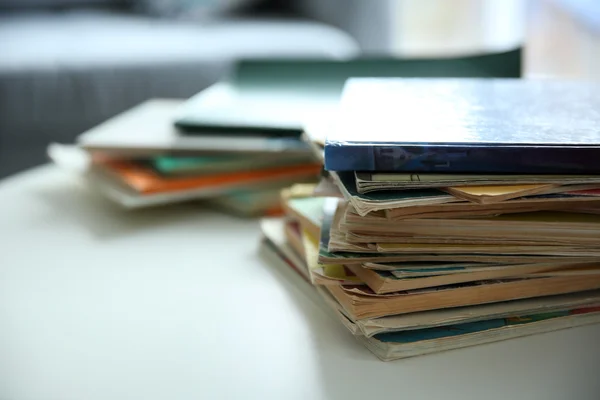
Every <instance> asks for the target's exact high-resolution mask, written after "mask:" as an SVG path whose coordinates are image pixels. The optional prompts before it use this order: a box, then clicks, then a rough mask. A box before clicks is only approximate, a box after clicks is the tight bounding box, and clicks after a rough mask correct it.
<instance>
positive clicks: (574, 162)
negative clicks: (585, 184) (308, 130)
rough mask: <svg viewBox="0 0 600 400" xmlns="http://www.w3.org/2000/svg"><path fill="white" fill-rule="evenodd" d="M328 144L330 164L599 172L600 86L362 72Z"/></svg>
mask: <svg viewBox="0 0 600 400" xmlns="http://www.w3.org/2000/svg"><path fill="white" fill-rule="evenodd" d="M338 118H339V119H338V120H337V121H336V124H335V125H334V128H333V129H332V131H331V132H330V133H329V135H328V137H327V140H326V144H325V168H326V169H327V170H330V171H402V172H408V171H411V172H449V173H520V174H523V173H540V174H541V173H552V174H597V173H600V85H598V84H592V83H589V82H568V81H547V80H537V81H536V80H521V79H406V78H353V79H350V80H348V82H347V83H346V86H345V88H344V92H343V95H342V100H341V104H340V113H339V115H338Z"/></svg>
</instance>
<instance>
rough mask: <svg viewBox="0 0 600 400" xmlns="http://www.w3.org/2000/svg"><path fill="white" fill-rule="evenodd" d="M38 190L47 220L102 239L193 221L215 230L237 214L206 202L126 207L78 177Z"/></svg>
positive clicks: (183, 224)
mask: <svg viewBox="0 0 600 400" xmlns="http://www.w3.org/2000/svg"><path fill="white" fill-rule="evenodd" d="M34 190H35V195H36V197H37V198H38V199H39V200H40V201H41V202H43V203H44V205H45V206H46V207H47V208H48V209H49V211H50V212H49V213H48V214H45V215H44V219H45V220H44V221H43V223H54V222H57V223H60V224H65V223H67V224H69V223H70V224H76V225H79V226H82V227H84V228H85V229H86V230H88V231H89V232H90V233H91V234H92V235H94V236H95V237H97V238H100V239H109V238H115V237H120V236H123V235H130V234H132V233H134V232H138V231H143V230H152V229H159V228H162V229H164V227H165V226H181V227H182V229H185V226H187V227H192V228H193V226H194V224H193V222H190V221H198V223H199V224H200V223H201V224H202V225H203V226H205V225H207V224H211V226H213V227H214V229H215V230H219V229H220V228H221V227H222V226H223V221H224V220H225V221H228V219H231V220H236V218H235V217H233V216H227V215H223V214H220V213H219V212H216V211H214V210H213V209H211V208H209V207H207V206H206V205H204V204H203V203H202V202H191V203H182V204H173V205H170V206H162V207H152V208H144V209H135V210H130V209H125V208H123V207H121V206H119V205H117V204H115V203H113V202H111V201H110V200H108V199H106V198H104V197H103V196H102V195H100V194H99V193H96V192H95V191H94V190H92V189H91V188H89V187H86V185H85V184H84V183H83V182H76V181H74V182H70V183H68V184H67V183H65V184H61V185H55V186H47V187H42V188H36V189H34ZM217 221H219V223H217ZM248 223H250V222H248ZM223 229H226V227H223Z"/></svg>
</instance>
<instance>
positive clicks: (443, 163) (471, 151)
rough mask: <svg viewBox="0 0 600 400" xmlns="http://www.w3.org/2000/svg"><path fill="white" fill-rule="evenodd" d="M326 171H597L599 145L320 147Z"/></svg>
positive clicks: (599, 171)
mask: <svg viewBox="0 0 600 400" xmlns="http://www.w3.org/2000/svg"><path fill="white" fill-rule="evenodd" d="M325 168H326V169H327V170H329V171H389V172H436V173H440V172H442V173H443V172H446V173H504V174H511V173H521V174H522V173H530V174H531V173H533V174H544V173H549V174H598V173H600V147H596V146H581V147H551V146H521V147H517V146H500V145H498V146H493V145H490V146H467V145H465V146H431V145H423V146H398V145H377V146H374V145H362V144H359V145H354V144H352V145H343V146H342V145H331V146H326V147H325Z"/></svg>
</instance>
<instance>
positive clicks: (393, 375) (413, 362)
mask: <svg viewBox="0 0 600 400" xmlns="http://www.w3.org/2000/svg"><path fill="white" fill-rule="evenodd" d="M257 257H258V258H259V259H260V261H261V262H260V264H261V265H264V268H265V269H267V270H268V271H269V273H271V274H272V276H274V277H275V279H276V280H277V281H278V283H279V284H280V285H281V286H282V287H283V288H284V289H285V291H286V293H287V294H288V296H289V297H290V298H291V299H292V300H293V302H294V304H295V305H296V307H297V309H298V311H299V312H300V313H301V314H302V315H303V316H304V320H305V322H306V324H307V325H308V326H309V327H310V329H311V331H312V332H313V334H314V337H315V341H316V343H317V346H318V356H317V359H316V360H315V365H314V367H315V369H318V372H317V373H318V374H319V376H320V382H319V383H320V387H321V392H322V393H321V395H322V396H323V398H327V399H336V400H337V399H339V400H342V399H343V400H348V399H368V398H372V399H377V398H405V397H406V398H412V399H417V398H419V399H420V398H426V399H435V398H448V395H449V394H458V393H462V395H461V396H460V397H459V396H458V395H457V396H454V395H451V396H450V398H464V397H463V395H464V394H468V395H467V396H466V397H467V398H489V397H490V395H492V397H494V398H495V397H496V396H498V398H500V397H499V396H500V394H499V393H490V391H489V390H490V388H496V389H497V388H499V387H501V386H502V383H500V382H499V381H501V382H504V383H505V384H508V385H509V386H506V387H505V389H506V391H507V392H509V393H511V394H516V393H521V394H523V393H539V392H540V390H541V389H540V388H542V387H545V386H546V387H547V386H548V385H551V386H552V387H553V388H552V391H554V392H556V393H557V397H556V398H561V396H562V395H565V397H568V396H566V394H568V392H569V391H572V390H573V389H574V388H576V387H581V388H589V387H590V382H591V381H589V380H588V378H591V375H592V373H591V372H590V373H589V374H585V375H586V376H575V375H573V374H569V370H570V368H571V367H572V365H571V366H569V365H568V363H567V364H565V363H561V359H571V360H575V359H578V360H580V362H581V363H582V365H583V364H585V365H588V366H590V367H591V366H593V365H596V364H597V362H598V359H597V358H595V357H596V356H594V355H593V354H591V353H590V351H589V349H588V350H586V346H584V345H582V344H581V345H578V344H577V343H570V344H569V340H568V337H569V335H570V333H569V330H568V329H567V330H562V331H558V332H554V333H550V334H544V335H535V336H530V337H526V338H521V339H517V340H508V341H504V342H498V343H490V344H487V345H481V346H474V347H470V348H465V349H460V350H452V351H446V352H441V353H437V354H430V355H426V356H420V357H413V358H408V359H403V360H396V361H392V362H383V361H380V360H378V359H377V358H376V357H375V356H374V355H373V354H371V352H370V351H369V350H368V349H367V348H366V347H364V346H363V345H362V344H361V343H359V342H358V341H357V340H355V339H354V338H353V335H352V334H351V333H350V332H349V331H348V330H347V329H346V328H345V327H343V326H342V324H341V323H340V321H337V320H336V319H335V317H334V316H333V315H329V313H327V312H326V311H324V310H323V309H322V306H321V304H320V299H318V298H315V297H316V295H317V294H316V293H312V291H313V288H312V287H311V286H310V284H308V283H307V282H305V281H304V280H303V279H302V278H301V277H300V276H299V275H297V274H296V273H295V272H294V271H293V270H292V269H291V268H289V267H288V268H287V269H286V268H284V267H287V265H278V264H276V263H274V262H272V261H271V260H269V259H267V258H266V257H264V256H263V255H262V254H259V255H258V256H257ZM578 330H579V331H580V332H581V336H580V339H581V340H582V343H588V344H591V343H595V340H596V339H594V337H595V336H594V335H595V333H594V332H597V330H594V328H593V327H585V328H578ZM557 343H558V344H563V345H564V346H557ZM299 345H301V344H299ZM548 376H565V377H566V376H569V379H571V380H572V382H571V383H570V388H568V387H564V386H563V385H561V384H560V383H558V382H548V381H547V378H548ZM565 379H566V378H565ZM574 381H576V382H577V385H579V386H575V385H574V384H573V383H574ZM509 382H510V383H509ZM592 385H595V386H596V387H598V386H597V384H595V383H593V384H592ZM598 388H599V389H600V387H598ZM575 390H576V389H575ZM582 390H583V389H582ZM586 390H588V389H586ZM542 392H546V393H550V392H551V391H548V390H542ZM590 393H592V392H590ZM595 393H598V392H595ZM517 397H518V396H517ZM586 398H587V397H586Z"/></svg>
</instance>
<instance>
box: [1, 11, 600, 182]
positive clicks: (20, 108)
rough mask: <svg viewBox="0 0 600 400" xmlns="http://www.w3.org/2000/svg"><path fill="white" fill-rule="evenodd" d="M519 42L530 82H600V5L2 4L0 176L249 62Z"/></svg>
mask: <svg viewBox="0 0 600 400" xmlns="http://www.w3.org/2000/svg"><path fill="white" fill-rule="evenodd" d="M519 47H522V48H523V49H524V63H523V75H524V76H525V77H527V78H576V79H598V77H600V2H598V1H597V0H596V1H595V0H287V1H286V0H0V178H1V177H5V176H8V175H11V174H14V173H16V172H19V171H21V170H24V169H27V168H30V167H32V166H35V165H39V164H42V163H45V162H46V160H47V156H46V154H45V153H46V147H47V145H48V144H49V143H51V142H61V143H71V142H73V140H74V138H75V137H76V136H77V135H79V134H80V133H82V132H83V131H85V130H87V129H89V128H91V127H92V126H94V125H96V124H98V123H101V122H102V121H104V120H106V119H108V118H110V117H111V116H114V115H115V114H117V113H119V112H122V111H124V110H126V109H128V108H130V107H132V106H134V105H136V104H138V103H140V102H142V101H144V100H146V99H149V98H155V97H167V98H188V97H190V96H192V95H193V94H195V93H197V92H199V91H200V90H202V89H204V88H206V87H208V86H209V85H211V84H212V83H214V82H216V81H217V80H219V79H221V78H223V77H224V76H226V75H227V74H228V72H229V71H230V69H231V68H232V66H233V65H234V64H235V62H236V60H240V59H244V58H265V57H266V58H269V57H272V58H282V57H283V58H285V57H293V58H298V57H310V58H330V59H347V58H352V57H395V58H419V57H438V56H439V57H444V56H455V55H471V54H485V53H492V52H498V51H503V50H509V49H514V48H519Z"/></svg>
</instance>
